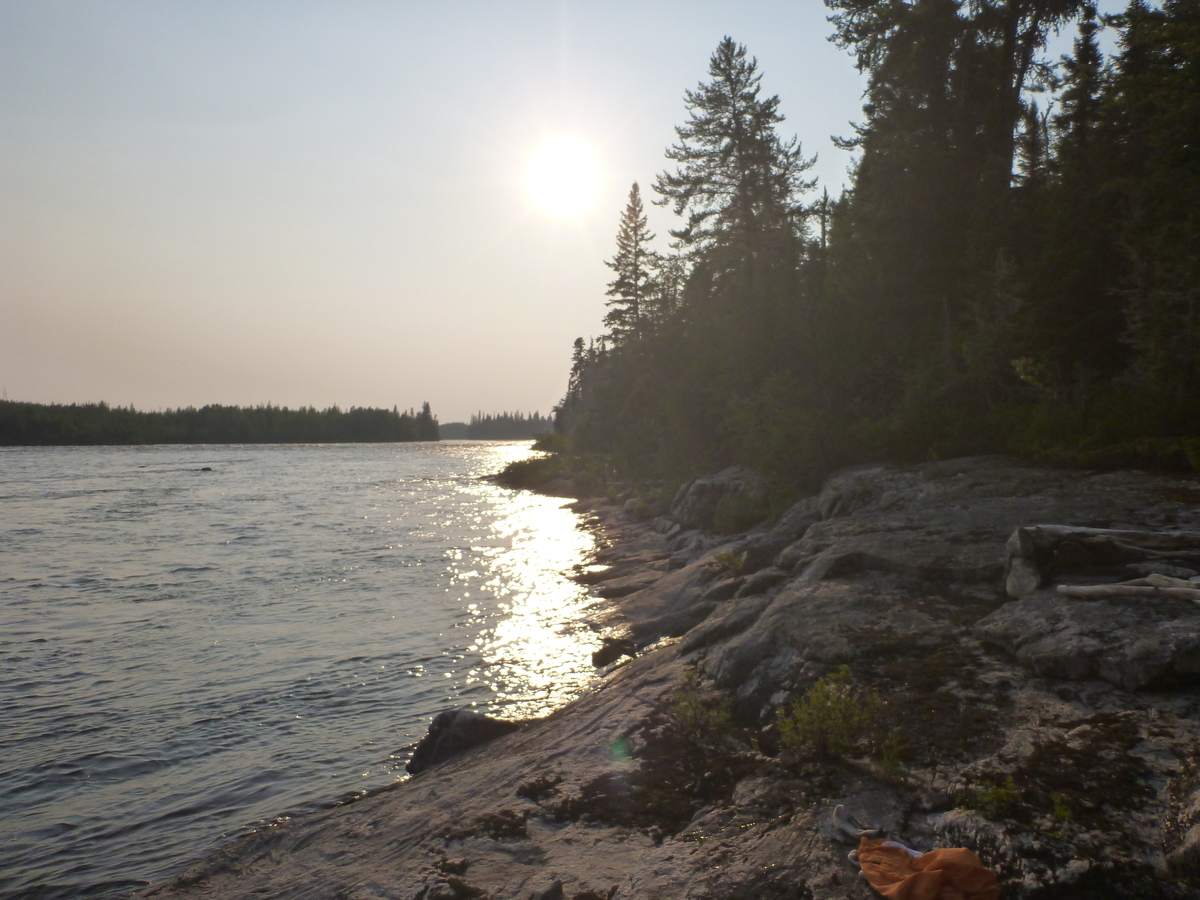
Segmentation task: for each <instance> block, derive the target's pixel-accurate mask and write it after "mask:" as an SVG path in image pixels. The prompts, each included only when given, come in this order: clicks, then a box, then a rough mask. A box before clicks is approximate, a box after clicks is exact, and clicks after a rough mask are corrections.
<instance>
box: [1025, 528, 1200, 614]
mask: <svg viewBox="0 0 1200 900" xmlns="http://www.w3.org/2000/svg"><path fill="white" fill-rule="evenodd" d="M1005 549H1006V550H1007V554H1008V565H1007V576H1006V578H1005V582H1004V589H1005V592H1006V593H1007V594H1008V595H1009V596H1010V597H1012V598H1014V599H1019V598H1021V597H1027V596H1029V595H1030V594H1032V593H1033V592H1034V591H1036V590H1038V589H1039V588H1041V587H1042V586H1043V585H1045V584H1047V583H1048V582H1050V581H1051V580H1052V579H1053V578H1054V577H1055V576H1057V575H1061V574H1065V573H1068V572H1080V571H1082V572H1087V573H1091V574H1094V575H1096V576H1098V577H1099V576H1109V577H1113V576H1115V577H1117V578H1119V577H1120V576H1122V575H1124V576H1125V577H1128V575H1129V574H1133V572H1132V571H1131V568H1130V567H1136V566H1138V565H1141V566H1142V567H1143V570H1144V568H1149V567H1150V565H1149V564H1160V565H1162V566H1165V567H1166V568H1168V570H1170V569H1180V568H1186V569H1189V570H1194V569H1200V532H1195V531H1166V532H1159V531H1129V530H1122V529H1112V528H1084V527H1079V526H1073V525H1025V526H1022V527H1020V528H1017V529H1016V530H1015V531H1014V532H1013V533H1012V535H1011V536H1010V537H1009V539H1008V543H1007V544H1006V547H1005ZM1185 574H1186V573H1185ZM1184 583H1185V584H1186V583H1187V582H1184ZM1124 586H1125V587H1133V588H1150V589H1153V590H1163V589H1164V588H1162V587H1161V586H1156V585H1152V584H1140V585H1139V584H1131V583H1128V582H1126V583H1125V585H1124ZM1062 587H1070V591H1066V590H1062ZM1062 587H1060V593H1063V594H1064V595H1065V596H1075V597H1083V596H1085V595H1084V594H1080V593H1073V592H1074V591H1077V590H1078V588H1077V587H1075V586H1067V585H1063V586H1062ZM1097 587H1107V588H1112V587H1118V585H1111V584H1109V585H1088V586H1086V588H1087V590H1094V588H1097ZM1165 589H1169V590H1198V591H1200V585H1195V586H1191V587H1179V586H1174V587H1169V588H1165ZM1087 596H1093V597H1099V596H1118V594H1116V593H1108V594H1105V595H1101V594H1095V593H1093V594H1090V595H1087ZM1120 596H1126V597H1128V596H1135V595H1134V594H1130V593H1129V592H1125V593H1122V594H1120ZM1139 596H1150V595H1149V594H1141V595H1139ZM1159 596H1163V595H1161V594H1160V595H1159ZM1187 599H1192V598H1190V597H1189V598H1187Z"/></svg>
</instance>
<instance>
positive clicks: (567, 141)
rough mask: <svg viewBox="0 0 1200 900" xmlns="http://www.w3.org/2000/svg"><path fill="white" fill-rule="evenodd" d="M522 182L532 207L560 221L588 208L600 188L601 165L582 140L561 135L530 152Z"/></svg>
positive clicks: (575, 215) (544, 141) (550, 138)
mask: <svg viewBox="0 0 1200 900" xmlns="http://www.w3.org/2000/svg"><path fill="white" fill-rule="evenodd" d="M525 183H526V185H528V188H529V195H530V197H531V198H532V200H533V204H534V206H536V207H537V208H538V209H540V210H541V211H542V212H545V213H549V214H550V215H552V216H556V217H558V218H562V219H573V218H576V217H577V216H580V215H582V214H583V213H585V212H587V211H588V210H589V209H591V207H592V205H593V204H594V203H595V202H596V195H597V193H598V192H599V189H600V163H599V160H598V159H597V158H596V153H595V151H593V150H592V148H591V147H589V146H588V145H587V144H586V143H585V142H584V141H583V140H581V139H580V138H578V137H575V136H574V135H568V134H560V135H553V136H551V137H547V138H546V139H544V140H543V141H542V142H541V143H540V144H539V145H538V147H537V149H536V150H534V151H533V156H531V157H530V159H529V167H528V168H527V169H526V170H525Z"/></svg>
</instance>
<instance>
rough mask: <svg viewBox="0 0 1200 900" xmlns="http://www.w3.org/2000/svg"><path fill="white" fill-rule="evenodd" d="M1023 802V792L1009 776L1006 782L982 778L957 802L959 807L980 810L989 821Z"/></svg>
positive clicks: (959, 797) (960, 796) (961, 795)
mask: <svg viewBox="0 0 1200 900" xmlns="http://www.w3.org/2000/svg"><path fill="white" fill-rule="evenodd" d="M1021 800H1022V796H1021V791H1020V789H1019V788H1018V787H1017V785H1016V782H1015V781H1013V777H1012V776H1011V775H1009V776H1007V777H1005V779H1004V781H1000V779H999V778H989V777H984V778H981V779H980V780H979V782H978V783H977V784H975V785H974V786H973V787H971V788H969V789H967V791H965V792H964V793H962V794H960V795H959V796H958V797H957V799H956V802H957V803H958V805H959V806H965V807H968V808H970V809H976V810H979V812H981V813H983V814H984V815H985V816H987V817H988V818H989V819H995V818H996V817H997V816H1000V815H1003V814H1004V813H1006V812H1009V811H1011V810H1012V809H1013V808H1014V807H1015V806H1017V805H1018V804H1019V803H1020V802H1021Z"/></svg>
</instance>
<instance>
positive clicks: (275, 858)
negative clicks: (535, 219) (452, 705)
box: [137, 459, 1200, 900]
mask: <svg viewBox="0 0 1200 900" xmlns="http://www.w3.org/2000/svg"><path fill="white" fill-rule="evenodd" d="M1172 497H1174V499H1172ZM1198 501H1200V484H1196V483H1193V482H1184V481H1182V480H1180V479H1171V478H1168V477H1163V476H1151V475H1145V474H1142V473H1109V474H1107V475H1094V474H1090V473H1080V472H1066V471H1061V470H1059V471H1048V470H1037V469H1029V468H1024V467H1021V466H1018V465H1014V464H1012V463H1009V462H1007V461H1002V460H996V459H987V460H978V459H977V460H963V461H950V462H948V463H938V464H928V465H925V466H916V467H908V468H902V469H887V468H882V467H880V468H876V469H870V470H856V471H854V472H850V473H842V474H840V475H838V476H834V477H833V478H832V479H830V481H829V482H827V483H826V485H825V488H824V489H823V491H822V492H821V494H819V495H817V496H815V497H813V498H809V500H807V501H802V502H801V503H800V504H797V505H796V507H793V509H792V510H789V511H788V513H786V514H785V515H784V517H783V518H782V519H781V520H780V522H779V523H777V524H776V525H775V527H774V528H772V529H765V528H759V529H752V531H751V532H748V533H743V534H739V535H730V536H726V537H724V538H722V537H718V536H713V535H705V534H704V533H701V532H695V531H689V530H687V529H683V528H681V527H673V526H670V524H669V523H668V522H667V521H665V520H662V519H656V520H652V521H639V520H637V519H635V518H633V517H632V516H630V515H627V514H626V513H625V512H624V511H623V509H622V508H621V507H618V506H617V505H616V504H612V503H609V502H608V501H595V500H591V501H587V500H584V501H576V502H575V508H576V510H577V511H579V512H581V513H582V514H583V515H584V516H585V520H584V527H586V528H589V529H592V530H594V533H595V534H597V550H596V552H595V554H594V555H593V558H592V559H591V560H590V561H588V562H586V563H584V564H583V565H582V566H581V568H580V570H579V573H578V574H579V577H580V580H583V581H585V582H586V583H589V584H591V585H592V586H593V587H594V589H595V593H596V595H597V599H598V600H599V601H602V602H603V605H602V606H599V607H597V608H596V616H595V619H594V621H593V622H592V626H593V627H597V628H601V629H603V630H604V632H605V633H606V635H608V636H610V637H612V638H614V639H615V640H625V641H630V642H631V643H632V644H633V645H634V648H636V655H635V656H634V657H632V658H629V657H622V658H619V659H618V660H617V661H615V662H612V663H610V664H609V665H608V666H607V667H606V668H605V674H604V676H603V680H602V681H600V682H599V683H598V684H597V685H596V686H595V687H594V688H592V689H589V690H588V691H587V692H586V693H585V694H584V695H583V696H581V697H578V698H576V699H574V700H572V701H571V702H569V703H568V704H566V705H565V706H564V707H562V708H560V709H559V710H557V711H555V712H554V713H552V714H550V715H549V716H547V717H546V718H544V719H539V720H534V721H531V722H529V723H527V724H526V725H525V726H524V727H522V728H521V729H520V730H518V731H516V732H515V733H513V734H509V735H507V736H504V737H500V738H497V739H496V740H494V741H491V742H489V743H486V744H483V745H481V746H478V747H475V748H473V749H469V750H467V751H465V752H464V753H463V754H462V755H460V756H457V757H455V758H453V759H450V760H449V761H447V762H445V763H442V764H441V765H438V766H436V767H435V768H431V769H429V770H427V771H425V772H423V773H421V774H418V775H416V776H414V777H412V778H410V779H408V780H406V781H403V782H398V783H397V784H395V785H392V786H389V787H386V788H383V789H381V790H380V791H378V792H377V793H374V794H372V795H370V796H367V797H364V798H362V799H359V800H356V801H354V802H351V803H347V804H344V805H341V806H337V807H333V808H331V809H328V810H325V811H322V812H318V813H315V814H312V815H308V816H304V817H302V818H298V819H294V820H290V821H287V822H284V823H281V824H278V825H274V826H270V827H267V828H263V829H260V830H258V831H256V832H253V833H251V834H248V835H245V836H243V837H240V838H237V839H234V840H233V841H231V842H230V843H229V844H227V845H226V846H225V847H224V848H222V849H221V850H219V851H218V852H217V853H215V854H213V855H212V856H209V857H208V858H207V859H205V860H203V861H201V862H200V863H199V864H198V865H196V866H194V867H192V868H190V869H189V870H187V871H186V872H184V873H182V874H180V875H178V876H176V877H174V878H172V879H169V880H167V881H164V882H161V883H159V884H155V885H152V886H150V887H149V888H147V889H146V890H144V891H143V892H141V893H140V894H138V895H137V896H139V897H147V898H148V897H158V898H165V897H192V896H206V897H219V898H242V897H246V898H249V897H252V896H263V895H264V893H265V894H266V895H271V896H288V897H301V898H306V897H312V898H317V897H331V896H338V897H345V898H348V900H383V898H389V900H391V898H396V900H399V898H405V900H408V898H421V900H435V898H440V900H453V898H467V897H491V898H495V900H501V898H513V900H517V898H519V900H527V898H530V897H533V898H542V900H550V898H558V897H564V898H570V900H594V898H598V897H604V898H607V900H627V898H635V897H663V898H666V897H681V898H682V897H688V898H717V897H728V896H747V897H751V896H753V897H780V898H784V897H797V898H799V897H804V898H810V900H826V898H828V900H833V898H843V897H851V898H854V900H859V898H863V900H865V898H867V897H870V896H874V894H873V893H872V892H871V889H870V888H869V887H868V886H867V885H866V883H865V882H863V881H862V880H861V879H860V878H859V876H858V872H857V870H856V868H855V867H854V865H853V864H852V863H851V862H850V861H849V860H847V858H846V852H847V850H848V849H850V847H849V846H847V845H846V844H845V843H843V842H842V841H843V840H844V837H839V835H838V833H837V829H836V828H832V827H831V813H832V810H833V808H834V807H835V806H837V805H842V804H844V805H845V806H846V808H847V809H848V810H849V811H850V813H851V814H853V815H854V816H855V817H856V818H858V819H859V820H860V821H865V822H870V823H872V824H877V825H879V826H880V827H882V828H883V829H885V831H886V832H887V833H888V834H889V835H891V836H895V837H898V838H900V839H902V840H905V841H906V842H908V843H909V844H910V846H916V847H918V848H919V849H932V848H934V847H947V846H966V847H969V848H971V849H972V850H974V851H975V852H976V853H978V854H979V856H980V857H981V858H983V860H984V862H985V863H986V864H987V865H989V866H990V867H991V868H992V869H993V871H995V872H996V874H997V875H998V876H999V877H1000V880H1001V884H1002V885H1004V887H1005V890H1006V896H1011V897H1022V898H1026V897H1028V898H1034V897H1072V896H1079V897H1084V896H1086V897H1101V896H1113V897H1117V896H1129V895H1132V894H1134V893H1136V894H1137V895H1138V896H1155V897H1157V896H1161V897H1181V898H1182V897H1186V896H1191V895H1192V890H1193V888H1194V887H1195V882H1194V880H1193V879H1194V877H1195V873H1196V872H1198V871H1200V868H1198V864H1200V821H1197V820H1200V765H1198V764H1197V763H1196V761H1195V758H1194V756H1189V749H1188V748H1195V747H1196V746H1200V698H1198V697H1197V695H1196V692H1195V691H1194V689H1193V687H1194V685H1195V683H1196V681H1197V676H1198V675H1200V666H1197V665H1194V664H1193V663H1192V662H1191V659H1192V656H1189V653H1191V654H1193V655H1195V654H1197V653H1200V637H1198V638H1197V639H1196V641H1195V643H1196V645H1197V649H1196V650H1195V651H1193V650H1190V649H1189V647H1187V646H1183V644H1182V643H1181V642H1180V640H1179V635H1181V634H1184V633H1187V634H1197V633H1198V632H1200V612H1198V613H1193V612H1192V609H1193V608H1194V606H1191V605H1186V604H1179V605H1174V606H1172V605H1170V604H1169V603H1168V602H1167V601H1162V604H1166V605H1162V604H1160V605H1159V606H1158V607H1156V609H1155V617H1156V619H1155V622H1153V623H1149V624H1147V623H1145V622H1141V623H1139V622H1138V621H1136V620H1137V618H1138V617H1137V616H1134V619H1133V620H1129V621H1126V620H1128V619H1129V616H1128V615H1127V610H1124V608H1118V607H1117V606H1113V607H1112V608H1111V609H1109V607H1107V606H1105V604H1103V603H1090V604H1086V605H1083V604H1078V603H1076V604H1074V605H1064V604H1067V601H1063V600H1060V599H1058V598H1056V597H1054V596H1052V594H1053V591H1052V590H1049V589H1047V590H1042V591H1041V592H1040V593H1037V594H1035V595H1032V596H1030V597H1029V598H1020V599H1017V598H1011V597H1008V596H1005V594H1004V571H1005V570H1004V563H1003V560H1004V552H1005V550H1004V548H1005V541H1006V540H1007V538H1008V536H1009V535H1010V534H1011V533H1012V531H1013V528H1014V527H1019V526H1023V525H1028V524H1032V523H1035V522H1052V521H1063V522H1070V523H1071V524H1089V525H1090V524H1100V525H1102V526H1107V527H1117V526H1122V527H1140V528H1146V529H1152V530H1163V529H1183V528H1189V529H1192V530H1200V508H1198V507H1197V502H1198ZM668 535H670V536H669V537H668ZM737 559H740V560H741V562H740V563H731V562H730V561H731V560H737ZM600 565H606V566H608V568H607V569H605V570H603V571H600V570H597V569H595V568H593V567H594V566H600ZM1053 603H1057V604H1059V606H1057V607H1055V608H1054V613H1053V615H1052V616H1050V617H1049V618H1047V619H1046V622H1049V621H1050V620H1051V619H1053V617H1054V616H1058V617H1059V618H1060V619H1061V618H1062V617H1063V616H1067V617H1070V616H1076V617H1078V616H1081V615H1085V614H1086V615H1090V616H1097V617H1100V618H1098V619H1096V621H1095V622H1093V623H1092V624H1091V625H1089V624H1088V622H1089V621H1091V620H1088V621H1083V620H1080V621H1076V622H1074V624H1073V626H1072V627H1074V628H1075V631H1074V632H1071V633H1070V634H1065V633H1062V630H1061V629H1060V630H1059V631H1055V628H1057V627H1058V626H1052V625H1050V624H1044V632H1045V633H1043V634H1035V635H1028V634H1027V635H1025V637H1024V638H1020V639H1017V638H1012V637H1011V634H1010V633H1011V632H1012V630H1013V628H1014V627H1016V626H1014V625H1013V621H1012V620H1014V619H1015V620H1017V621H1018V622H1019V623H1024V624H1025V625H1026V626H1028V625H1029V623H1030V622H1031V621H1033V620H1034V619H1036V616H1037V615H1038V613H1037V610H1041V609H1043V608H1046V607H1047V604H1053ZM1022 604H1024V605H1022ZM1039 604H1040V605H1039ZM1109 613H1111V616H1113V617H1116V618H1110V619H1104V618H1103V615H1109ZM1102 614H1103V615H1102ZM1122 615H1124V616H1126V618H1125V619H1121V618H1120V617H1121V616H1122ZM1140 615H1141V618H1142V619H1145V616H1146V614H1145V613H1142V614H1140ZM1006 617H1007V618H1006ZM1118 620H1119V622H1118ZM1114 622H1118V625H1119V627H1120V628H1125V629H1126V631H1127V632H1128V634H1126V633H1125V632H1124V631H1119V630H1117V631H1114V629H1115V628H1117V626H1114V624H1113V623H1114ZM1120 623H1124V624H1120ZM1152 626H1153V627H1152ZM1031 627H1032V626H1031ZM1089 627H1091V628H1092V630H1091V631H1088V630H1087V629H1088V628H1089ZM1155 628H1156V629H1157V631H1155V630H1154V629H1155ZM1005 629H1008V630H1007V631H1006V630H1005ZM1139 629H1140V630H1139ZM1105 633H1108V634H1116V637H1115V638H1114V639H1113V640H1110V641H1109V642H1108V644H1107V645H1105V646H1103V647H1101V646H1100V644H1099V642H1100V640H1101V636H1102V635H1103V634H1105ZM1156 635H1158V637H1160V638H1162V640H1160V641H1159V643H1158V644H1156V645H1155V646H1156V647H1158V650H1155V651H1154V653H1157V654H1158V655H1157V656H1154V653H1151V654H1150V656H1154V659H1155V660H1156V661H1154V662H1153V665H1151V663H1148V662H1147V661H1146V658H1144V657H1146V652H1147V651H1146V647H1147V645H1148V642H1150V643H1153V641H1154V640H1156V637H1155V636H1156ZM1164 635H1165V637H1163V636H1164ZM1126 637H1127V638H1128V639H1127V640H1126V639H1125V638H1126ZM1059 638H1061V640H1059ZM1039 640H1040V641H1041V644H1038V641H1039ZM1056 640H1057V641H1058V643H1055V641H1056ZM1014 641H1015V643H1014ZM1022 641H1023V643H1022ZM1088 641H1091V642H1092V643H1091V644H1088V643H1087V642H1088ZM1172 641H1174V643H1172ZM1006 642H1007V643H1006ZM1185 643H1186V642H1185ZM1168 644H1169V645H1170V647H1168V646H1167V645H1168ZM1030 646H1037V647H1038V648H1040V649H1039V650H1038V653H1036V654H1032V655H1031V654H1029V653H1026V654H1025V655H1024V656H1023V655H1022V649H1021V648H1022V647H1030ZM1189 646H1190V645H1189ZM1081 648H1082V649H1081ZM1139 648H1140V649H1139ZM1171 648H1174V649H1171ZM1170 653H1174V654H1175V656H1173V657H1171V658H1170V659H1166V661H1165V662H1164V659H1165V657H1164V656H1163V654H1170ZM1138 654H1141V656H1139V655H1138ZM839 666H847V667H848V668H849V669H851V670H853V673H854V678H855V679H856V680H857V681H859V682H860V683H862V684H864V685H868V686H869V687H870V689H871V690H874V691H876V692H877V693H878V695H879V696H880V697H881V698H883V700H884V701H885V702H883V705H882V706H880V707H878V708H877V710H876V714H875V718H876V719H878V722H877V723H875V724H878V725H879V727H880V728H881V729H884V730H881V731H879V734H884V733H885V732H886V734H888V735H891V736H894V737H895V741H896V746H897V747H899V748H900V749H898V750H896V751H895V753H894V754H893V755H892V756H891V757H888V756H887V752H888V751H886V748H885V747H883V743H884V742H882V741H878V740H876V741H874V742H873V743H872V741H866V742H865V743H863V744H862V745H861V746H859V747H857V748H856V749H855V750H854V751H853V752H850V753H848V754H846V755H844V756H843V757H840V758H836V759H827V758H818V757H814V756H812V755H811V754H809V755H807V756H806V755H805V754H803V753H797V752H795V751H794V750H789V749H788V748H787V747H783V746H781V743H780V738H779V733H778V731H777V729H776V728H775V727H774V726H773V725H772V724H771V723H772V720H773V719H774V716H775V714H776V711H777V710H778V709H779V708H781V707H783V708H786V704H787V703H789V702H791V701H792V700H793V699H795V698H796V697H799V696H803V695H804V692H805V691H806V690H807V689H808V688H809V687H811V686H812V684H813V683H814V682H815V681H816V680H817V679H819V678H821V677H823V676H826V675H828V674H829V673H831V672H835V671H837V670H838V667H839ZM1055 666H1058V667H1059V668H1058V669H1057V670H1055V669H1054V667H1055ZM1072 666H1074V669H1072V668H1071V667H1072ZM1122 666H1124V668H1122ZM1139 666H1140V668H1139ZM1154 666H1157V667H1158V668H1154ZM1164 666H1165V668H1164ZM1172 666H1174V668H1172ZM1039 667H1040V668H1039ZM689 672H691V673H698V675H699V679H697V678H696V676H695V675H689ZM1114 673H1115V674H1114ZM1139 673H1141V675H1145V678H1146V680H1145V681H1144V682H1142V683H1136V682H1137V678H1138V677H1141V675H1139ZM1122 679H1125V682H1124V683H1122ZM722 697H724V698H728V700H727V701H725V702H727V703H729V707H728V708H729V709H730V710H731V711H732V713H733V714H734V715H733V718H732V719H731V720H728V721H727V722H725V724H724V725H723V726H722V728H712V727H709V728H708V729H707V733H706V731H705V728H704V727H703V726H704V725H705V723H707V724H708V725H709V726H711V725H713V724H714V723H715V722H717V721H718V719H717V718H712V715H713V712H712V711H714V710H718V709H721V708H723V707H722V700H721V698H722ZM681 703H690V704H691V705H692V707H693V713H694V714H695V715H698V716H699V720H698V721H699V722H700V724H701V728H699V729H698V730H696V731H695V732H694V733H689V732H687V730H686V728H683V727H681V725H680V722H681V720H682V717H683V714H682V713H681V712H680V710H681V708H682V707H681ZM696 710H699V712H698V713H696ZM706 711H707V712H706ZM705 716H709V718H707V719H706V718H705ZM718 718H719V717H718ZM885 726H886V728H885ZM872 740H874V739H872ZM1189 760H1191V761H1190V762H1189Z"/></svg>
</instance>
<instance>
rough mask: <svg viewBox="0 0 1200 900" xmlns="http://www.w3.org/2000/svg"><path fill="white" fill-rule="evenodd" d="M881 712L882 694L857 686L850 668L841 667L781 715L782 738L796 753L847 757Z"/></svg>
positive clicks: (780, 731)
mask: <svg viewBox="0 0 1200 900" xmlns="http://www.w3.org/2000/svg"><path fill="white" fill-rule="evenodd" d="M878 708H879V696H878V694H876V693H875V692H874V691H873V690H871V689H869V688H863V687H859V686H858V685H856V684H855V683H854V679H853V678H852V677H851V675H850V667H849V666H841V667H839V668H838V669H837V670H836V671H835V672H832V673H831V674H829V675H826V676H825V677H824V678H822V679H820V680H818V681H817V683H816V684H814V685H813V686H812V687H811V688H810V689H809V691H808V693H807V694H805V695H804V696H803V697H801V698H800V699H798V700H795V701H793V702H792V703H791V704H790V705H789V706H787V707H786V708H785V709H784V710H783V711H782V712H781V713H780V714H779V718H778V720H777V724H778V727H779V736H780V739H781V740H782V741H783V745H784V746H785V747H787V748H789V749H791V750H794V751H798V752H802V753H812V754H814V755H816V756H820V757H824V758H827V759H828V758H837V757H844V756H846V755H847V754H848V753H849V752H850V751H851V750H852V749H853V748H854V746H855V745H856V744H857V743H858V742H859V740H860V739H861V738H862V737H863V736H864V734H865V733H866V731H867V727H868V726H869V725H870V723H871V720H872V717H873V716H874V714H875V712H876V711H877V709H878Z"/></svg>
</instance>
